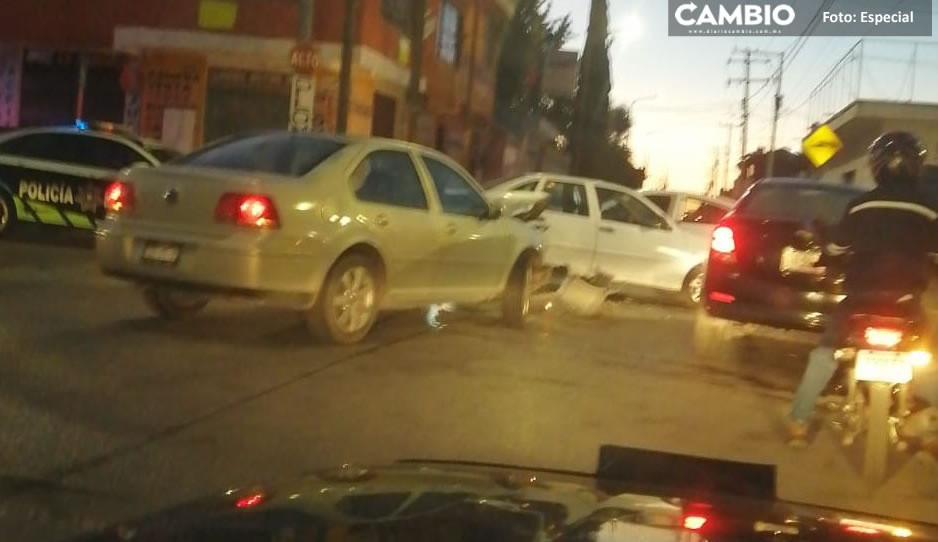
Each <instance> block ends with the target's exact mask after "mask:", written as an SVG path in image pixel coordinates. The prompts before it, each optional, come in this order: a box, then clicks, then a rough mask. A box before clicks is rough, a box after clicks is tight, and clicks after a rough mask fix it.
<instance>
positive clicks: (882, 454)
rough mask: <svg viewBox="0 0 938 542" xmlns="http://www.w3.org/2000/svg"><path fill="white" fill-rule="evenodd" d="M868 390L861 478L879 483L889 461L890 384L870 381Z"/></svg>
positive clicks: (874, 483) (883, 477)
mask: <svg viewBox="0 0 938 542" xmlns="http://www.w3.org/2000/svg"><path fill="white" fill-rule="evenodd" d="M869 392H870V403H869V408H868V410H867V413H868V414H867V416H868V422H867V423H868V426H867V430H866V449H865V450H864V456H863V478H864V479H865V480H866V482H867V483H868V484H870V485H879V484H880V483H881V482H882V481H883V479H885V477H886V465H887V463H888V461H889V442H890V439H889V410H890V407H891V405H892V385H890V384H887V383H884V382H875V383H871V384H870V386H869Z"/></svg>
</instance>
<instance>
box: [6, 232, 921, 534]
mask: <svg viewBox="0 0 938 542" xmlns="http://www.w3.org/2000/svg"><path fill="white" fill-rule="evenodd" d="M89 246H90V243H89V241H88V239H87V238H82V237H80V236H79V237H72V236H65V237H63V236H56V237H55V238H53V241H51V242H50V241H48V240H46V237H45V236H43V237H42V238H32V237H28V238H26V239H21V240H17V241H14V242H9V241H7V242H0V539H3V540H43V539H54V538H57V537H61V536H63V535H66V534H70V533H74V532H76V531H78V530H81V529H83V528H87V527H89V526H94V525H100V524H102V523H109V522H111V521H113V520H115V519H119V518H125V517H127V516H129V515H136V514H139V513H142V512H147V511H152V510H153V509H155V508H157V507H161V506H165V505H168V504H172V503H175V502H178V501H180V500H182V499H186V498H190V497H194V496H197V495H200V494H205V493H206V492H210V491H215V490H218V489H222V488H226V487H237V486H240V485H243V484H245V483H248V482H254V481H259V480H269V479H277V478H282V477H290V476H294V475H297V474H299V473H301V472H304V471H308V470H311V469H315V468H320V467H325V466H333V465H337V464H342V463H346V462H354V463H360V464H379V463H389V462H392V461H394V460H397V459H402V458H427V459H461V460H475V461H490V462H499V463H510V464H518V465H528V466H531V467H539V466H541V467H553V468H565V469H575V470H581V471H590V470H593V469H594V468H595V460H596V455H597V452H598V449H599V446H600V445H601V444H620V445H627V446H635V447H644V448H651V449H658V450H667V451H673V452H680V453H691V454H699V455H705V456H711V457H722V458H727V459H735V460H744V461H754V462H763V463H771V464H775V465H777V466H778V469H779V471H778V472H779V491H780V494H781V496H782V497H784V498H788V499H795V500H800V501H805V502H813V503H820V504H828V505H834V506H841V507H847V508H853V509H864V510H867V511H873V512H880V513H888V514H893V515H899V516H902V517H908V518H921V519H928V518H931V517H932V515H931V514H932V512H933V510H935V509H936V508H935V506H938V474H936V472H935V471H934V470H933V467H932V466H930V465H927V464H922V463H919V462H917V461H915V460H913V459H910V458H908V457H898V458H897V459H896V461H895V462H894V463H895V464H894V465H893V470H892V472H891V475H890V480H888V481H887V482H886V484H885V485H884V486H883V487H881V488H878V489H875V490H869V489H866V488H864V487H863V486H862V484H861V483H860V482H859V480H858V476H857V472H858V469H859V464H858V461H859V454H858V453H856V451H855V450H843V449H841V448H840V447H839V446H838V445H837V444H836V437H835V436H834V435H832V434H829V431H825V430H822V431H821V432H820V433H819V434H818V436H817V438H816V440H815V442H814V444H813V445H812V447H811V448H809V449H808V450H791V449H788V448H787V447H786V446H784V444H783V443H782V429H781V428H782V420H783V413H784V411H785V408H786V402H787V400H788V399H789V398H790V390H792V389H793V388H794V387H795V385H796V383H797V381H798V378H799V376H800V373H801V370H802V368H803V356H804V354H805V352H806V348H807V345H806V344H799V343H788V342H782V343H775V342H771V343H769V342H754V343H751V344H747V346H746V348H745V350H744V351H743V352H742V355H741V356H740V358H739V359H737V360H735V361H732V362H724V363H721V364H716V365H714V364H702V363H698V362H697V361H696V360H694V358H693V356H692V353H691V344H690V339H691V327H692V323H693V313H692V312H691V311H689V310H687V309H683V308H680V307H668V306H658V305H651V304H641V303H634V302H631V303H618V304H610V305H609V306H608V307H607V309H606V310H605V311H604V313H603V315H602V316H600V317H598V318H593V319H586V318H582V317H578V316H574V315H572V314H569V313H567V312H565V311H563V310H562V309H561V308H559V307H557V306H554V307H553V308H552V309H551V310H547V311H541V312H540V313H539V314H538V315H537V316H536V317H535V318H534V320H533V322H532V323H531V325H530V326H529V327H528V328H527V329H525V330H523V331H516V330H507V329H501V328H500V327H498V324H497V322H496V321H495V320H494V319H493V316H492V315H491V314H489V313H487V312H485V311H480V310H465V309H464V310H456V311H454V312H451V313H445V314H443V315H442V316H441V322H442V323H443V324H444V325H443V326H442V327H440V328H434V327H432V326H428V325H427V321H426V318H425V314H423V313H417V312H412V313H402V314H395V315H390V316H388V317H387V318H385V319H383V320H382V321H381V322H380V323H379V325H378V327H377V328H376V329H375V331H374V333H373V334H372V336H371V337H370V338H369V340H368V341H367V342H366V343H365V344H362V345H359V346H356V347H342V348H339V347H325V346H322V345H319V344H316V343H315V342H314V341H313V340H312V339H311V338H310V337H309V336H308V335H307V333H306V331H305V329H304V327H303V325H302V323H301V321H300V318H299V315H297V314H295V313H291V312H289V311H287V310H283V309H279V308H276V307H267V306H264V305H260V304H257V303H243V302H236V301H231V300H220V301H218V302H213V304H211V305H210V307H209V309H208V310H207V311H206V312H205V313H204V314H202V315H199V316H198V317H196V318H194V319H191V320H187V321H184V322H173V323H166V322H162V321H159V320H157V319H155V318H153V317H151V316H150V315H149V314H148V313H147V311H146V309H145V308H144V306H143V304H142V302H141V301H140V299H139V296H138V295H137V294H136V292H135V291H134V289H133V288H132V287H131V286H129V285H126V284H124V283H121V282H118V281H114V280H111V279H107V278H104V277H102V276H100V275H98V273H97V272H96V269H95V266H94V262H93V252H92V251H91V250H89ZM541 305H544V303H541Z"/></svg>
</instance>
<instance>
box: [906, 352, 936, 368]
mask: <svg viewBox="0 0 938 542" xmlns="http://www.w3.org/2000/svg"><path fill="white" fill-rule="evenodd" d="M907 355H908V359H909V362H910V363H911V364H912V365H913V366H914V367H925V366H927V365H928V364H929V363H931V352H928V351H925V350H916V351H915V352H909V353H908V354H907Z"/></svg>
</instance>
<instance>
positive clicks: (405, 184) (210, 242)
mask: <svg viewBox="0 0 938 542" xmlns="http://www.w3.org/2000/svg"><path fill="white" fill-rule="evenodd" d="M513 199H514V200H515V201H505V202H502V201H501V200H499V201H497V202H490V201H487V200H486V197H485V195H484V193H483V192H482V191H481V189H480V188H479V187H478V185H477V184H476V182H475V181H474V180H473V179H472V177H471V176H470V175H469V174H468V173H466V172H465V171H464V170H463V169H462V168H461V167H459V165H457V164H456V163H455V162H453V161H452V160H450V159H449V158H447V157H446V156H444V155H442V154H440V153H438V152H436V151H434V150H431V149H427V148H424V147H421V146H419V145H414V144H410V143H405V142H400V141H391V140H384V139H351V138H348V139H346V138H339V137H332V136H327V135H321V134H297V133H289V132H282V133H281V132H275V133H269V134H255V135H248V136H244V137H236V138H231V139H228V140H224V141H221V142H219V143H216V144H214V145H210V146H208V147H205V148H203V149H201V150H199V151H197V152H195V153H193V154H190V155H187V156H184V157H182V158H179V159H178V160H176V161H174V162H173V163H172V164H170V165H164V166H162V167H156V168H152V167H143V168H133V169H131V170H129V171H125V172H124V173H122V174H121V175H120V176H119V177H118V180H117V181H115V182H114V183H113V184H111V186H110V187H109V188H108V190H107V191H106V193H105V197H104V202H105V207H106V208H107V218H106V220H104V222H103V223H102V224H101V225H100V228H99V229H98V232H97V234H98V235H97V255H98V262H99V264H100V266H101V269H102V270H103V271H104V272H105V273H107V274H109V275H112V276H116V277H119V278H124V279H127V280H129V281H131V282H134V283H136V284H138V285H139V286H141V288H142V293H143V298H144V300H145V301H146V303H147V305H148V306H149V307H150V308H151V309H152V310H153V311H154V312H156V313H157V314H159V315H160V316H163V317H164V318H174V317H180V316H185V315H188V314H191V313H195V312H198V311H199V310H201V309H202V307H204V306H205V304H206V303H207V302H208V300H209V299H210V298H211V297H212V296H215V295H246V296H263V297H268V298H279V299H285V300H290V301H291V304H294V305H296V306H298V307H301V308H302V309H303V310H304V312H305V313H306V319H307V322H308V323H309V326H310V328H311V330H312V331H313V332H314V333H316V334H317V335H319V336H320V337H322V338H324V339H326V340H329V341H332V342H337V343H345V344H348V343H354V342H357V341H360V340H361V339H362V338H364V337H365V335H366V334H367V333H368V331H369V330H370V329H371V326H372V324H374V321H375V317H376V315H377V313H378V311H380V310H385V309H404V308H416V307H423V306H427V305H430V304H436V303H443V302H453V303H460V304H470V303H477V302H483V301H487V300H494V299H500V300H501V301H502V312H503V316H504V318H505V320H506V321H507V323H509V324H513V325H521V324H522V323H523V321H524V319H525V317H526V316H527V314H528V307H529V300H530V297H529V296H530V291H531V289H532V288H534V284H533V280H534V279H535V278H536V277H535V275H536V268H537V266H538V264H539V260H540V257H539V252H538V249H539V241H538V235H537V232H533V231H531V229H530V228H529V227H528V226H527V225H526V224H525V223H524V222H522V220H519V219H517V218H515V217H514V216H512V214H513V213H512V206H511V204H525V205H526V206H527V207H529V208H530V207H532V205H534V206H535V207H536V206H538V205H537V204H536V203H535V202H536V201H537V199H538V198H537V197H536V195H533V194H532V195H529V197H527V198H523V197H522V198H513ZM540 199H541V202H542V203H543V200H544V199H545V198H544V197H543V196H542V197H541V198H540ZM535 212H536V210H535ZM525 216H526V219H531V218H534V216H535V215H534V214H531V213H528V214H526V215H525Z"/></svg>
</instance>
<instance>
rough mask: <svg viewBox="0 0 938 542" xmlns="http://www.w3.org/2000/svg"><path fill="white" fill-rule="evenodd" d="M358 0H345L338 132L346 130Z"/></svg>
mask: <svg viewBox="0 0 938 542" xmlns="http://www.w3.org/2000/svg"><path fill="white" fill-rule="evenodd" d="M358 2H359V0H345V22H344V23H343V24H342V66H341V67H340V68H339V105H338V111H337V113H336V115H337V116H338V118H337V119H336V123H335V130H336V132H338V133H340V134H344V133H346V132H347V131H348V112H349V101H350V98H351V94H352V49H354V47H355V33H356V29H357V27H358V25H357V24H355V23H356V22H357V21H358Z"/></svg>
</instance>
